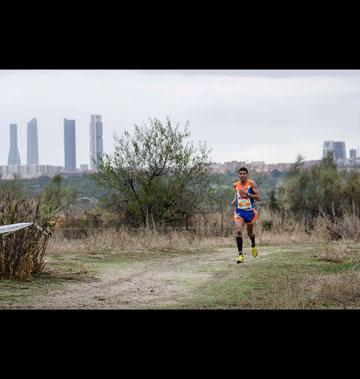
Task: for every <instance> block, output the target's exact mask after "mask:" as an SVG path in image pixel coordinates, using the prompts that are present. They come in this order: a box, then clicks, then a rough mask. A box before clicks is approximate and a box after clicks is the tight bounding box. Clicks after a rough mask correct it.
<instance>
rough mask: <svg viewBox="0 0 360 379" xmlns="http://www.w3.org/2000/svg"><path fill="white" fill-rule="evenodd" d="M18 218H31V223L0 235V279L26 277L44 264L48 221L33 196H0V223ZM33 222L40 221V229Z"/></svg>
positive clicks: (37, 270) (17, 221)
mask: <svg viewBox="0 0 360 379" xmlns="http://www.w3.org/2000/svg"><path fill="white" fill-rule="evenodd" d="M21 222H33V223H34V225H31V226H29V227H27V228H25V229H21V230H18V231H16V232H13V233H5V234H1V235H0V279H19V280H26V279H28V278H30V276H31V275H33V274H36V273H38V272H40V271H41V270H42V269H43V267H44V254H45V250H46V246H47V243H48V237H49V236H50V234H51V231H50V229H51V225H50V224H51V222H50V221H49V220H47V219H46V217H42V215H41V212H40V206H39V204H38V203H37V202H36V201H35V200H26V201H22V200H13V199H11V198H10V197H7V198H5V199H3V200H2V201H1V203H0V225H8V224H16V223H21ZM36 224H41V226H42V227H43V230H39V229H38V228H37V227H35V225H36ZM44 230H46V232H44Z"/></svg>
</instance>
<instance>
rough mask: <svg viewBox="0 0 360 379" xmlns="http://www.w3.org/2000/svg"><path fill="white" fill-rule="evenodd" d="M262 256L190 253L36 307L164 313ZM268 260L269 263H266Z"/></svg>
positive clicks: (72, 288) (78, 287) (107, 275)
mask: <svg viewBox="0 0 360 379" xmlns="http://www.w3.org/2000/svg"><path fill="white" fill-rule="evenodd" d="M271 253H272V252H270V251H262V252H261V254H260V255H259V257H257V258H253V257H252V256H251V255H250V254H249V253H247V254H246V262H245V263H243V264H241V265H237V264H236V262H235V257H234V252H233V249H230V248H222V249H218V250H216V251H209V252H208V253H201V254H196V253H187V254H184V255H182V256H176V257H170V258H169V257H168V256H166V254H164V255H162V256H160V257H157V258H156V259H153V260H149V261H145V262H136V263H134V264H131V265H128V266H126V267H121V266H116V265H114V266H113V267H110V268H108V269H106V270H105V271H104V272H103V273H102V274H100V275H99V276H98V277H97V280H96V281H93V282H89V283H80V284H79V283H76V284H75V283H66V284H64V286H62V288H61V289H60V290H56V291H54V292H51V293H50V294H49V295H48V296H46V297H40V298H37V299H36V301H35V302H32V304H31V308H36V309H39V308H46V309H68V308H70V309H83V308H86V309H98V308H101V309H105V308H108V309H161V308H167V307H169V306H170V307H176V306H177V305H180V304H182V303H183V302H184V301H185V300H186V299H187V298H189V297H190V296H191V292H192V291H193V290H194V289H195V288H197V287H198V286H200V285H202V284H204V283H206V282H207V281H210V280H211V279H212V277H213V275H214V273H215V272H217V273H218V272H219V271H220V272H221V271H223V272H224V273H226V271H227V270H228V269H229V268H234V266H236V267H237V268H238V269H239V270H240V271H241V270H246V267H247V265H249V264H256V262H257V261H259V260H262V259H264V257H266V256H267V255H269V254H271ZM265 259H266V258H265Z"/></svg>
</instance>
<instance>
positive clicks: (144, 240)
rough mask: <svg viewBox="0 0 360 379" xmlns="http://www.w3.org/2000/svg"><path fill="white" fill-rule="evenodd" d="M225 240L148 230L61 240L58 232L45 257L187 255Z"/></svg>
mask: <svg viewBox="0 0 360 379" xmlns="http://www.w3.org/2000/svg"><path fill="white" fill-rule="evenodd" d="M230 243H233V241H232V239H229V238H228V237H204V236H201V235H199V234H196V233H193V232H186V231H183V232H182V231H172V232H167V233H161V232H158V231H156V230H151V229H146V228H144V229H137V230H127V229H125V228H122V229H120V230H118V231H116V230H115V229H112V228H109V229H105V230H98V231H97V230H93V231H90V232H89V233H88V235H87V236H86V237H85V238H81V239H70V238H65V237H64V236H63V234H62V232H61V231H58V232H57V233H55V234H54V237H53V238H52V239H51V240H50V242H49V245H48V250H47V252H48V254H59V253H90V254H91V253H98V252H101V251H111V252H115V253H116V252H122V251H154V250H158V251H175V252H176V251H179V252H181V251H189V250H197V249H206V248H209V247H217V246H219V247H220V246H229V244H230Z"/></svg>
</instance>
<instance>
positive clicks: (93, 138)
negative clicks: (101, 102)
mask: <svg viewBox="0 0 360 379" xmlns="http://www.w3.org/2000/svg"><path fill="white" fill-rule="evenodd" d="M102 155H103V124H102V121H101V116H100V115H97V114H95V115H91V118H90V167H91V168H92V169H94V168H96V167H97V165H98V163H99V162H100V160H101V158H102Z"/></svg>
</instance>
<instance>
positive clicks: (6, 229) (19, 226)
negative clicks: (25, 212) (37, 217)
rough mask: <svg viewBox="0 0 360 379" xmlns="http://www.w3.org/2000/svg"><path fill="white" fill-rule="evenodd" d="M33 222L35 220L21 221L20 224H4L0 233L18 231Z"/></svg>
mask: <svg viewBox="0 0 360 379" xmlns="http://www.w3.org/2000/svg"><path fill="white" fill-rule="evenodd" d="M33 224H34V223H33V222H20V223H19V224H10V225H2V226H0V234H3V233H12V232H16V231H17V230H20V229H24V228H27V227H28V226H30V225H33Z"/></svg>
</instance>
